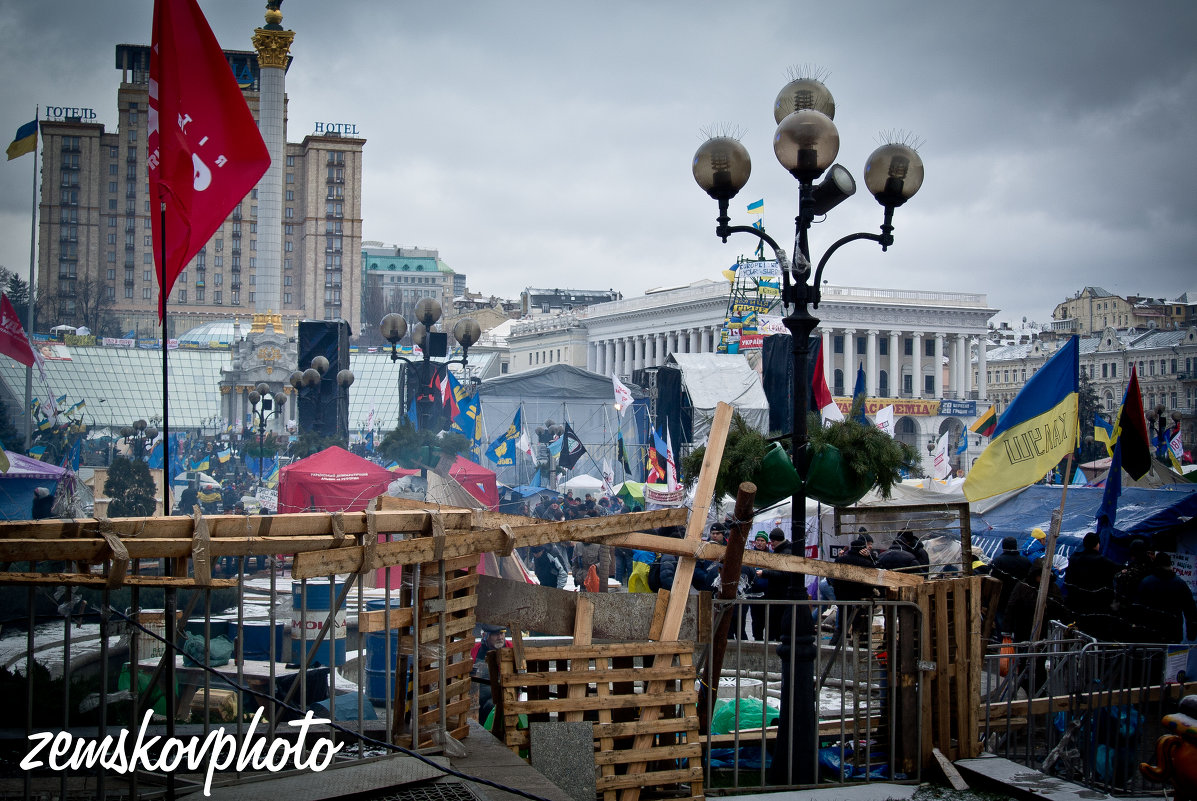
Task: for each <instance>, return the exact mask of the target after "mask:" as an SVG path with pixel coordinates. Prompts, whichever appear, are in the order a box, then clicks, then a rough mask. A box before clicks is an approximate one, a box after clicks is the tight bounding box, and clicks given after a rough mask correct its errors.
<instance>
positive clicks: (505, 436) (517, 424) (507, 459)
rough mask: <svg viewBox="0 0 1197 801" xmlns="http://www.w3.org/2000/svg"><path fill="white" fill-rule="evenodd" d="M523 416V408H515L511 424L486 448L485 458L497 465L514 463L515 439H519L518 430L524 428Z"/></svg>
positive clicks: (503, 465)
mask: <svg viewBox="0 0 1197 801" xmlns="http://www.w3.org/2000/svg"><path fill="white" fill-rule="evenodd" d="M523 416H524V410H523V409H522V408H521V409H517V410H516V412H515V417H514V418H512V420H511V425H509V426H507V430H506V431H504V432H503V433H502V434H501V435H499V436H498V437H497V438H496V439H495V441H494V442H492V443H491V444H490V447H489V448H487V449H486V458H488V459H490V460H491V461H492V462H494V463H495V464H497V465H498V466H499V467H511V466H512V465H514V464H515V453H516V441H517V440H519V438H520V432H521V431H522V430H523V428H524V423H523Z"/></svg>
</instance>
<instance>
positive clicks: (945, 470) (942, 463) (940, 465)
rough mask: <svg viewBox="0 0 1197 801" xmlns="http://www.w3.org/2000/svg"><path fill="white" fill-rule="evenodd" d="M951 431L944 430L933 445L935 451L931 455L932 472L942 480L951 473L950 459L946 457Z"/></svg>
mask: <svg viewBox="0 0 1197 801" xmlns="http://www.w3.org/2000/svg"><path fill="white" fill-rule="evenodd" d="M950 436H951V432H948V431H945V432H944V434H943V436H942V437H940V438H939V443H938V444H936V446H935V453H934V454H933V455H932V457H931V458H932V463H933V468H932V470H933V473H934V475H935V478H936V479H938V480H940V481H943V480H944V479H945V478H947V477H948V476H950V475H951V474H952V460H951V459H950V458H949V457H948V439H949V437H950Z"/></svg>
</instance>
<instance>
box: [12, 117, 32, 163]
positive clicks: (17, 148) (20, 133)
mask: <svg viewBox="0 0 1197 801" xmlns="http://www.w3.org/2000/svg"><path fill="white" fill-rule="evenodd" d="M35 150H37V120H34V121H33V122H27V123H25V124H24V125H22V126H21V127H20V128H18V129H17V135H16V136H14V137H13V139H12V143H11V144H9V146H8V150H7V151H6V152H7V153H8V160H9V161H12V160H13V159H15V158H18V157H19V156H23V155H25V154H26V153H32V152H33V151H35Z"/></svg>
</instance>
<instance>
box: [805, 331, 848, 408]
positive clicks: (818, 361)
mask: <svg viewBox="0 0 1197 801" xmlns="http://www.w3.org/2000/svg"><path fill="white" fill-rule="evenodd" d="M810 349H811V353H813V354H814V356H815V358H813V359H809V360H808V361H807V364H808V365H812V366H811V367H810V368H809V369H810V391H811V394H810V401H809V404H810V405H809V407H808V408H809V409H811V411H814V410H815V409H818V410H819V413H820V414H821V415H822V416H823V417H824V418H825V419H831V420H843V419H844V413H843V412H842V411H840V407H839V406H836V404H835V401H834V400H832V397H831V390H830V389H828V388H827V376H826V375H824V374H823V338H822V337H811V338H810ZM812 363H813V364H812Z"/></svg>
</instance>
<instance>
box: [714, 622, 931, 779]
mask: <svg viewBox="0 0 1197 801" xmlns="http://www.w3.org/2000/svg"><path fill="white" fill-rule="evenodd" d="M714 610H715V616H714V620H715V621H716V625H715V626H714V627H713V628H714V630H715V631H716V632H717V631H718V630H719V625H718V621H719V620H720V618H721V616H725V617H727V618H729V619H730V621H731V623H730V627H729V630H728V635H727V636H728V641H727V649H726V654H725V656H724V658H723V663H722V666H721V670H720V671H719V678H718V680H711V681H709V682H708V683H707V685H706V686H705V687H704V688H703V689H704V695H705V701H706V709H707V710H709V720H710V723H711V725H710V727H709V729H708V733H707V735H706V736H705V742H706V756H705V763H704V768H705V770H706V784H705V786H706V788H707V793H708V795H713V794H721V793H733V792H739V791H744V790H747V789H756V788H769V789H789V788H797V787H807V786H813V785H814V784H815V783H816V782H821V783H824V784H825V783H827V782H832V783H838V784H848V783H861V782H871V781H887V782H894V781H898V782H902V781H907V782H918V781H920V780H921V778H922V776H921V769H922V764H923V758H922V751H921V749H922V742H923V731H922V721H923V716H922V715H921V714H918V710H919V709H921V706H922V700H923V695H922V688H921V683H920V682H919V681H917V677H916V678H915V680H914V681H911V682H902V681H901V678H900V676H899V673H900V672H901V668H900V667H899V664H900V662H899V660H898V659H897V658H896V655H897V654H898V653H899V644H900V643H901V644H902V645H903V646H904V647H905V648H906V650H907V652H908V653H913V654H917V653H918V652H919V651H918V646H919V644H920V643H921V642H922V638H923V635H924V631H925V624H924V620H923V615H922V613H921V611H920V610H919V607H918V606H917V605H916V604H913V603H908V602H901V601H874V602H872V603H869V602H863V601H852V602H849V601H841V602H834V601H765V600H750V599H741V600H734V601H731V600H728V601H724V600H716V601H715V606H714ZM779 644H780V645H781V646H782V647H781V648H780V649H779ZM715 650H716V649H714V648H712V649H710V651H709V652H708V654H707V658H706V660H705V662H706V666H707V667H706V672H705V674H704V675H706V676H708V677H709V676H713V675H714V671H715V664H714V658H715ZM779 651H780V655H779ZM916 669H917V667H916ZM900 684H908V685H911V686H912V687H913V691H914V697H913V709H907V710H905V713H904V714H902V713H901V712H900V710H899V704H897V703H895V701H896V699H897V697H898V695H899V694H898V693H896V692H891V688H897V687H898V686H899V685H900ZM790 710H795V712H794V713H793V714H791V713H790ZM804 730H805V733H804ZM812 738H813V746H814V747H813V748H812V747H811V746H812ZM792 743H801V744H802V745H800V746H799V747H798V748H795V749H793V751H792V752H791V751H790V745H789V744H792ZM803 745H804V746H805V748H803V747H802V746H803ZM787 753H794V754H795V755H796V756H795V757H794V759H793V760H791V759H789V758H787ZM803 753H806V754H808V755H809V756H810V759H811V760H812V761H811V762H809V763H807V762H805V761H804V760H803V759H800V758H799V757H798V756H797V755H801V754H803ZM903 766H905V768H903Z"/></svg>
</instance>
